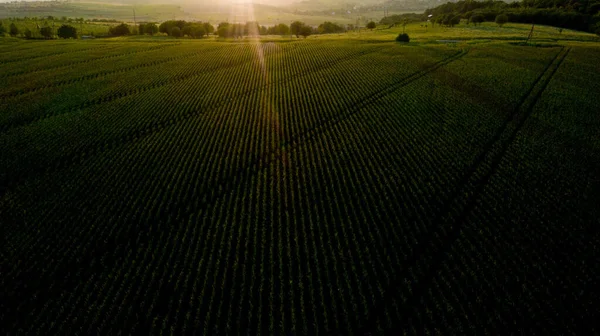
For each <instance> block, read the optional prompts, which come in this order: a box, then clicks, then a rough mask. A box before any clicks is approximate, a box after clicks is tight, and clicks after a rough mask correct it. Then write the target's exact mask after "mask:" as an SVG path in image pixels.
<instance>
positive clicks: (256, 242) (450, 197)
mask: <svg viewBox="0 0 600 336" xmlns="http://www.w3.org/2000/svg"><path fill="white" fill-rule="evenodd" d="M411 29H414V30H416V29H417V28H411ZM456 29H462V28H456ZM496 29H498V28H496ZM506 29H508V28H502V29H501V30H502V31H503V33H505V32H506ZM372 34H375V33H372ZM397 34H398V31H395V32H393V33H390V35H389V42H386V41H374V40H368V41H365V42H362V41H356V40H354V41H353V40H347V39H344V40H342V39H341V38H340V39H339V40H335V39H323V40H319V39H308V40H294V41H287V42H279V43H274V42H264V43H261V42H260V40H257V41H254V42H250V43H247V42H234V41H228V42H222V43H219V42H209V41H206V40H204V41H196V40H185V41H182V40H175V39H171V40H168V41H163V42H160V41H159V40H155V39H151V38H150V37H148V38H145V39H146V40H136V39H130V40H127V39H116V40H105V41H70V40H57V41H19V42H18V43H17V42H13V43H8V42H7V43H5V44H2V45H0V76H1V78H2V80H1V81H0V85H1V86H0V111H2V112H1V113H0V144H1V146H2V150H1V151H0V184H1V186H2V190H0V225H1V229H2V233H3V241H2V244H1V250H0V251H1V254H0V258H1V259H0V262H1V269H2V274H1V278H0V281H1V283H0V287H1V288H2V297H1V298H0V302H1V305H2V310H3V313H2V321H1V322H2V325H3V327H4V328H5V330H6V331H7V334H11V335H12V334H59V335H64V334H72V333H78V334H82V335H90V334H117V333H118V332H119V331H121V332H123V333H124V334H130V333H131V334H134V333H137V334H147V333H148V331H152V332H155V333H158V332H164V333H173V334H175V335H179V334H183V333H184V332H192V331H195V332H196V334H201V335H212V334H216V333H217V332H219V333H220V334H225V333H226V334H237V333H238V332H241V333H248V334H252V335H253V334H258V333H260V334H264V335H267V334H295V335H304V334H309V335H314V334H315V333H316V332H317V331H320V332H322V333H323V334H341V335H346V334H350V332H355V333H361V332H363V331H364V332H372V333H382V332H391V331H393V332H394V334H397V333H399V332H400V333H401V332H403V331H404V332H406V333H408V334H421V332H422V331H423V329H426V331H428V332H430V333H436V332H439V333H442V334H459V335H465V334H486V333H487V334H489V333H500V334H509V332H508V331H510V330H514V329H516V328H519V329H521V331H522V333H524V334H528V335H529V334H534V333H533V331H537V332H538V333H540V334H548V333H559V334H568V333H573V332H575V331H576V330H577V331H580V330H581V329H580V328H586V326H590V325H594V324H593V323H594V322H595V321H594V320H593V319H592V318H594V316H595V313H594V312H596V311H597V303H598V302H597V296H595V295H596V294H597V292H596V291H597V281H596V280H595V279H597V276H598V274H599V271H600V269H599V268H600V264H599V263H598V262H597V261H598V258H599V257H600V255H599V252H600V250H599V249H598V242H599V241H600V239H599V238H600V237H598V230H597V225H598V218H599V217H598V216H600V208H599V207H598V204H600V193H599V190H600V188H599V184H600V176H599V175H598V171H599V169H600V131H599V130H600V115H599V114H598V111H600V100H598V99H597V98H598V92H600V82H599V81H598V73H599V71H600V68H599V67H600V64H598V62H597V60H598V59H600V48H598V44H597V43H594V42H568V43H567V42H565V43H563V45H558V44H555V45H554V46H552V45H549V46H547V47H545V48H536V47H531V46H519V45H513V44H509V43H507V42H502V41H499V42H488V43H485V41H478V42H479V43H477V44H467V43H463V44H458V45H456V44H448V45H446V44H441V43H420V42H419V40H418V39H416V40H417V41H416V42H414V41H412V40H411V42H410V43H409V44H401V43H395V42H394V38H395V36H396V35H397ZM373 36H375V35H373ZM412 36H413V35H412V32H411V37H412ZM585 334H593V332H591V331H590V330H589V329H588V330H587V332H585Z"/></svg>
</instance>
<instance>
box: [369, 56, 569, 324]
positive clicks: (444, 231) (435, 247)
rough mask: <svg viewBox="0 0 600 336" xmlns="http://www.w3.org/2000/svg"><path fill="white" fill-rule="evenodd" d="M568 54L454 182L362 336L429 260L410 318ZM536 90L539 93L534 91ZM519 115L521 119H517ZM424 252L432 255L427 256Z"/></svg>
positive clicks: (403, 307) (410, 301) (405, 306)
mask: <svg viewBox="0 0 600 336" xmlns="http://www.w3.org/2000/svg"><path fill="white" fill-rule="evenodd" d="M569 52H570V48H568V49H566V50H565V49H564V48H563V49H561V50H560V51H559V52H558V53H557V54H556V55H555V57H554V58H553V59H552V61H551V62H550V63H549V64H548V65H547V67H546V68H545V69H544V71H543V72H542V73H541V74H540V75H539V76H538V78H537V79H536V80H535V81H534V83H533V85H532V86H531V88H530V90H528V91H527V94H526V95H525V96H524V97H523V98H522V99H521V103H520V104H519V105H517V107H516V108H515V112H514V113H512V114H510V115H509V116H508V118H507V121H506V124H505V125H503V126H502V127H501V129H502V131H501V132H499V133H497V134H498V136H495V137H493V141H494V142H493V143H491V144H490V145H489V146H484V151H482V153H480V155H479V156H478V157H481V159H480V160H475V161H474V166H473V165H472V168H471V169H469V170H468V172H467V174H466V175H465V176H464V177H463V178H462V179H461V180H460V181H459V182H457V187H456V188H455V190H454V192H451V193H450V196H449V197H448V200H447V202H446V205H445V206H444V207H443V208H442V210H440V212H439V213H438V215H437V216H436V218H435V219H434V220H432V221H431V223H434V224H435V223H440V225H439V226H437V227H435V228H434V229H433V230H431V231H432V232H429V233H427V232H425V233H423V234H422V235H421V236H420V237H418V239H417V242H419V244H418V245H417V247H416V248H415V251H414V252H413V254H412V256H410V257H407V258H406V260H407V262H406V263H405V265H400V267H399V270H400V271H399V274H398V275H397V276H394V278H395V279H394V280H395V281H394V282H392V283H388V284H387V286H385V287H384V288H385V289H384V293H387V294H388V295H384V296H383V297H384V300H383V304H382V303H379V304H378V305H376V306H374V307H372V308H373V309H371V310H370V311H371V316H370V319H368V320H367V322H366V323H365V325H364V326H363V328H362V330H361V334H369V332H370V331H371V330H372V329H373V327H374V325H375V324H376V319H377V318H378V317H381V313H382V310H383V309H385V307H387V306H388V305H389V304H390V303H391V302H392V301H393V300H397V299H398V294H399V292H398V291H397V290H396V291H394V290H390V288H396V287H397V286H396V285H397V284H398V283H402V282H403V280H405V277H406V276H407V275H406V271H407V270H410V269H412V268H414V267H417V266H418V265H419V264H421V263H423V262H425V263H426V260H431V263H430V264H429V265H427V264H425V268H426V270H425V272H424V275H423V276H422V277H421V278H420V279H416V280H417V281H413V283H414V282H416V284H415V285H414V286H413V287H412V290H411V291H410V294H409V295H408V298H407V299H406V300H405V301H404V302H402V303H401V304H400V306H399V309H400V312H401V313H404V314H405V315H406V316H410V313H411V307H412V306H414V305H415V304H416V303H417V301H418V300H419V299H420V297H421V296H422V293H423V292H424V291H425V290H427V288H428V286H430V285H431V281H432V280H433V277H434V275H435V271H436V270H437V269H438V268H439V265H440V264H441V263H442V261H443V260H444V257H445V253H446V251H447V250H448V248H450V246H451V245H452V243H453V242H454V241H455V240H456V239H457V238H458V237H459V235H460V232H461V230H462V227H463V225H464V220H465V219H466V217H467V215H468V214H469V213H470V212H471V210H472V209H473V208H474V207H475V205H476V202H477V200H478V195H479V194H480V193H481V191H483V188H484V186H485V185H487V182H488V181H489V179H490V178H491V176H492V175H493V173H494V172H495V171H496V169H497V168H498V166H499V165H500V162H501V160H502V158H503V157H504V154H505V153H506V151H507V150H508V148H509V146H510V144H511V143H512V142H513V140H514V139H515V138H516V136H517V134H518V133H519V131H520V129H521V128H522V126H523V125H524V124H525V122H526V121H527V119H528V117H529V115H530V114H531V112H532V111H533V107H534V106H535V104H536V103H537V100H538V99H539V97H540V96H541V94H542V93H543V92H544V90H545V89H546V86H547V85H548V83H549V82H550V81H551V80H552V78H553V77H554V74H555V73H556V71H557V70H558V68H559V67H560V66H561V64H562V62H563V61H564V59H565V58H566V56H567V54H568V53H569ZM536 88H538V89H537V90H536ZM529 98H531V101H530V102H529V103H527V101H528V99H529ZM520 114H522V115H521V116H519V115H520ZM513 121H514V123H515V124H516V125H515V128H514V129H513V130H512V131H511V132H510V134H509V135H508V139H507V140H506V141H505V142H504V143H503V144H500V148H499V149H498V150H494V149H493V147H494V145H495V144H497V143H498V142H502V141H501V138H502V134H503V133H505V132H504V131H505V130H506V128H507V127H508V125H509V124H510V123H511V122H513ZM488 144H489V143H488ZM488 154H490V155H491V156H490V157H489V158H487V160H486V157H487V156H488ZM487 161H490V168H489V169H486V168H482V169H484V173H483V175H482V176H481V177H480V178H478V177H477V172H478V170H479V169H478V168H479V167H482V166H483V162H487ZM471 179H475V181H473V185H475V187H474V190H473V191H472V192H471V193H466V192H465V191H468V190H469V188H468V187H467V186H469V185H470V184H469V181H470V180H471ZM465 188H466V190H465ZM463 193H465V194H467V195H468V196H467V202H466V205H465V206H464V208H463V210H462V211H461V212H460V214H459V215H458V216H457V218H456V219H455V220H452V224H451V225H450V227H443V223H444V222H445V221H444V218H445V217H446V216H447V215H449V214H450V211H451V208H452V205H453V204H454V203H455V202H456V200H457V199H458V195H461V194H463ZM446 221H447V220H446ZM427 237H430V239H426V238H427ZM425 251H434V252H433V253H427V252H425ZM401 270H403V271H405V272H404V273H400V272H402V271H401ZM419 280H421V281H419ZM409 321H410V320H409V319H408V318H407V319H406V320H404V321H402V322H401V326H399V327H400V328H407V327H408V324H407V323H409Z"/></svg>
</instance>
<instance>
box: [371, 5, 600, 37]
mask: <svg viewBox="0 0 600 336" xmlns="http://www.w3.org/2000/svg"><path fill="white" fill-rule="evenodd" d="M430 15H431V16H430ZM461 19H464V20H467V24H468V23H473V24H479V23H481V22H484V21H491V22H496V23H498V24H499V25H502V24H504V23H506V22H515V23H536V24H543V25H548V26H555V27H559V28H568V29H574V30H580V31H587V32H592V33H596V34H598V35H600V1H598V0H577V1H574V0H521V1H517V2H512V3H506V2H504V1H497V0H487V1H476V0H460V1H457V2H447V3H444V4H442V5H439V6H437V7H434V8H431V9H427V10H426V11H425V12H424V13H423V14H401V15H392V16H388V17H386V18H383V19H382V20H381V23H382V24H389V25H393V24H398V23H403V22H419V21H421V22H422V21H426V20H429V21H430V22H431V24H432V25H435V24H440V25H446V26H450V27H451V26H454V25H455V24H458V23H459V22H460V20H461Z"/></svg>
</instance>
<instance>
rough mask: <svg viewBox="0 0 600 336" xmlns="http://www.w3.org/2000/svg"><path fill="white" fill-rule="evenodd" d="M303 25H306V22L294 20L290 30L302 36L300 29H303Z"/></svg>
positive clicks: (297, 35)
mask: <svg viewBox="0 0 600 336" xmlns="http://www.w3.org/2000/svg"><path fill="white" fill-rule="evenodd" d="M302 27H304V22H300V21H294V22H292V24H291V25H290V30H291V31H292V34H294V35H296V37H300V31H301V30H302Z"/></svg>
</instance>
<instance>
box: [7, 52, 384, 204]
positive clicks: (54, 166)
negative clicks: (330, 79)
mask: <svg viewBox="0 0 600 336" xmlns="http://www.w3.org/2000/svg"><path fill="white" fill-rule="evenodd" d="M381 48H383V47H376V48H372V49H369V50H366V51H360V52H356V53H352V54H350V55H348V56H345V57H342V58H340V59H335V60H331V61H328V62H325V63H323V64H321V65H320V66H317V67H314V68H311V69H310V71H304V72H298V73H296V74H293V75H290V76H288V77H286V78H284V79H280V80H277V81H273V82H270V83H267V84H264V85H262V86H260V87H258V88H253V89H249V90H247V91H245V92H242V93H240V94H239V95H238V96H236V98H235V99H236V100H238V99H242V98H244V97H247V96H249V95H251V94H254V93H255V92H259V91H262V90H265V89H267V88H269V87H271V86H273V85H277V84H281V83H285V82H287V81H290V80H291V79H294V78H299V77H303V76H306V75H308V74H311V73H314V72H317V71H320V70H323V69H327V68H329V67H331V66H333V65H337V64H339V63H340V62H345V61H348V60H352V59H355V58H357V57H361V56H364V55H368V54H370V53H373V52H376V51H378V50H379V49H381ZM248 62H250V61H244V62H239V63H237V64H236V65H240V64H244V63H248ZM231 66H234V65H229V66H228V67H231ZM219 69H222V67H215V68H214V69H212V70H211V71H209V72H212V71H216V70H219ZM205 73H206V72H205ZM115 99H116V98H115ZM113 100H114V99H113ZM230 101H231V100H229V99H228V100H221V101H217V102H215V103H214V104H213V105H209V106H207V107H206V108H205V109H202V110H192V111H189V112H187V113H185V114H182V115H179V116H176V117H173V118H169V119H167V120H163V121H158V122H155V123H152V124H148V125H146V127H145V128H144V129H142V130H132V131H129V132H126V133H125V134H123V135H122V136H120V137H117V138H114V139H111V140H109V141H104V142H100V143H97V144H93V145H90V146H88V147H87V148H85V147H84V148H83V149H81V150H76V151H74V152H73V153H71V154H69V155H66V156H62V157H60V158H58V159H57V160H54V161H53V162H51V163H49V164H47V165H45V166H44V167H36V168H34V169H33V171H29V172H24V173H22V174H17V175H14V176H8V177H6V178H4V181H1V180H0V199H1V198H2V195H4V194H5V193H6V191H7V190H8V189H10V188H12V187H14V186H15V185H18V184H19V183H20V181H23V180H25V179H27V178H29V177H30V176H32V175H36V174H38V173H43V172H49V171H54V170H58V169H60V168H63V167H66V166H70V165H73V164H77V163H78V162H81V161H83V160H84V159H85V158H89V157H90V156H93V155H98V154H100V153H102V152H104V151H105V150H107V148H111V149H112V148H116V147H120V146H124V145H126V144H128V143H130V142H134V141H138V140H142V139H144V138H145V137H147V136H150V135H152V134H156V133H159V132H162V131H164V130H165V129H168V128H170V127H173V126H176V125H178V124H180V123H181V122H184V121H186V120H189V119H190V118H193V117H197V116H200V115H203V114H205V113H208V112H210V111H212V110H214V109H217V108H219V107H222V106H225V105H227V104H228V103H230ZM50 117H51V116H50ZM39 120H41V119H37V120H36V121H39ZM36 121H34V122H36ZM32 123H33V122H32ZM29 124H31V123H29ZM21 126H24V125H21ZM4 131H6V130H4Z"/></svg>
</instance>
